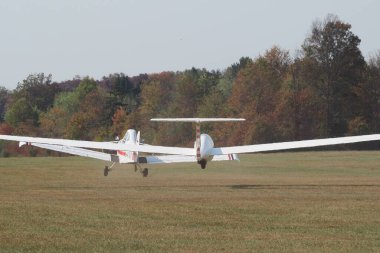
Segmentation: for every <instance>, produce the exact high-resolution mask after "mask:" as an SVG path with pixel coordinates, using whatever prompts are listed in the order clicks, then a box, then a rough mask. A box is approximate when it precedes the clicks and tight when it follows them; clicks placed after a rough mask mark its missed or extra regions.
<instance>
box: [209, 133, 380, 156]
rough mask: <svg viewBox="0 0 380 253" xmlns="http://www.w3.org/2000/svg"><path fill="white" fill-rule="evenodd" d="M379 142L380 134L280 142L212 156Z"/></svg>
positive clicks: (224, 149)
mask: <svg viewBox="0 0 380 253" xmlns="http://www.w3.org/2000/svg"><path fill="white" fill-rule="evenodd" d="M377 140H380V134H371V135H360V136H350V137H339V138H328V139H316V140H306V141H291V142H279V143H270V144H258V145H247V146H235V147H221V148H213V149H212V151H211V155H223V154H231V153H237V154H239V153H255V152H264V151H277V150H286V149H297V148H310V147H318V146H327V145H337V144H347V143H355V142H365V141H377Z"/></svg>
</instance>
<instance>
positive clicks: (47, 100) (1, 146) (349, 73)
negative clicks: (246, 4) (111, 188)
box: [0, 15, 380, 156]
mask: <svg viewBox="0 0 380 253" xmlns="http://www.w3.org/2000/svg"><path fill="white" fill-rule="evenodd" d="M360 42H361V40H360V38H359V37H358V36H357V35H355V34H354V33H353V32H352V30H351V25H350V24H348V23H345V22H343V21H341V20H340V19H339V18H338V17H336V16H334V15H328V16H327V17H326V18H325V19H324V20H317V21H315V22H314V23H313V24H312V28H311V31H310V34H309V35H308V36H307V37H306V38H305V40H304V42H303V44H302V46H301V48H300V49H299V51H298V52H297V54H296V56H293V57H292V56H290V54H289V51H287V50H284V49H281V48H279V47H276V46H274V47H272V48H270V49H268V50H267V51H266V52H265V53H264V54H263V55H260V56H258V57H256V58H254V59H252V58H249V57H242V58H241V59H240V60H239V62H237V63H234V64H232V65H231V66H229V67H228V68H226V69H225V70H223V71H209V70H206V69H197V68H192V69H189V70H185V71H178V72H162V73H156V74H149V75H148V74H141V75H139V76H135V77H129V76H127V75H125V74H123V73H116V74H110V75H108V76H106V77H103V78H102V79H101V80H94V79H93V78H90V77H85V78H79V77H78V78H74V79H72V80H69V81H65V82H53V81H52V76H51V75H45V74H44V73H37V74H31V75H29V76H28V77H27V78H26V79H25V80H23V81H22V82H20V83H19V84H18V86H17V88H16V89H15V90H13V91H9V90H6V89H5V88H3V87H0V133H1V134H14V135H30V136H42V137H54V138H69V139H83V140H98V141H103V140H112V139H114V138H115V136H116V135H118V136H120V135H122V134H123V133H124V132H125V131H126V130H127V128H135V129H138V130H141V132H142V137H143V138H144V139H145V141H146V142H149V143H152V144H162V145H188V146H190V145H192V142H193V141H194V129H193V126H191V125H190V124H182V123H180V124H163V123H151V122H149V119H151V118H154V117H242V118H246V119H247V121H246V122H244V123H224V124H207V125H204V126H203V131H204V132H208V133H210V134H211V136H213V138H214V141H215V142H216V144H218V145H237V144H252V143H267V142H277V141H291V140H301V139H311V138H326V137H337V136H346V135H359V134H370V133H378V132H379V128H380V51H379V52H378V53H377V54H375V55H373V56H371V57H370V58H369V59H367V60H366V59H365V58H364V57H363V55H362V53H361V51H360V49H359V45H360ZM373 145H375V144H371V145H370V146H373ZM366 147H368V145H367V146H366ZM16 151H17V152H19V151H20V150H18V148H17V145H14V144H10V143H5V142H1V143H0V155H2V156H7V155H9V154H13V153H16ZM23 152H24V153H27V152H29V153H30V154H31V155H35V154H36V153H37V152H48V151H40V150H35V149H28V150H26V149H25V150H23Z"/></svg>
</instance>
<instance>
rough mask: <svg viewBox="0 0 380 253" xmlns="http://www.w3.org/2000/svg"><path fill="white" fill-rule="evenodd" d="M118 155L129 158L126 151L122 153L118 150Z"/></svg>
mask: <svg viewBox="0 0 380 253" xmlns="http://www.w3.org/2000/svg"><path fill="white" fill-rule="evenodd" d="M117 154H118V155H121V156H127V152H125V151H121V150H118V151H117Z"/></svg>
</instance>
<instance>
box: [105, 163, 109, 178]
mask: <svg viewBox="0 0 380 253" xmlns="http://www.w3.org/2000/svg"><path fill="white" fill-rule="evenodd" d="M109 171H110V169H108V166H105V167H104V176H105V177H106V176H108V172H109Z"/></svg>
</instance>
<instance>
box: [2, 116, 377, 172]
mask: <svg viewBox="0 0 380 253" xmlns="http://www.w3.org/2000/svg"><path fill="white" fill-rule="evenodd" d="M244 120H245V119H241V118H156V119H151V121H155V122H189V123H195V126H196V128H195V141H194V147H193V148H188V147H167V146H156V145H148V144H145V143H142V142H141V141H140V132H136V130H134V129H129V130H127V132H126V134H125V135H124V137H123V138H122V139H121V140H118V141H113V142H96V141H80V140H67V139H54V138H38V137H29V136H14V135H0V140H1V139H2V140H9V141H18V142H19V146H20V147H21V146H23V145H31V146H35V147H39V148H44V149H49V150H53V151H57V152H62V153H67V154H71V155H78V156H83V157H90V158H95V159H99V160H103V161H107V162H109V163H111V165H110V166H108V165H106V166H105V168H104V176H107V175H108V173H109V172H110V171H111V169H112V168H113V167H114V165H115V164H119V163H120V164H133V165H134V168H135V171H139V172H141V174H142V175H143V176H144V177H146V176H148V168H146V167H145V165H146V164H160V163H183V162H193V163H198V164H199V165H200V167H201V168H202V169H205V168H206V165H207V163H208V162H210V161H226V160H230V161H231V160H239V158H238V156H237V154H241V153H256V152H265V151H279V150H290V149H299V148H310V147H318V146H327V145H337V144H348V143H357V142H367V141H378V140H380V134H371V135H359V136H349V137H338V138H326V139H314V140H304V141H291V142H279V143H269V144H256V145H244V146H232V147H214V142H213V140H212V138H211V137H210V136H209V135H208V134H205V133H201V124H202V123H206V122H239V121H244ZM97 150H108V151H113V152H116V154H109V153H105V152H100V151H97ZM141 153H143V154H151V155H141ZM157 154H158V155H157ZM143 167H145V168H143Z"/></svg>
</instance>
